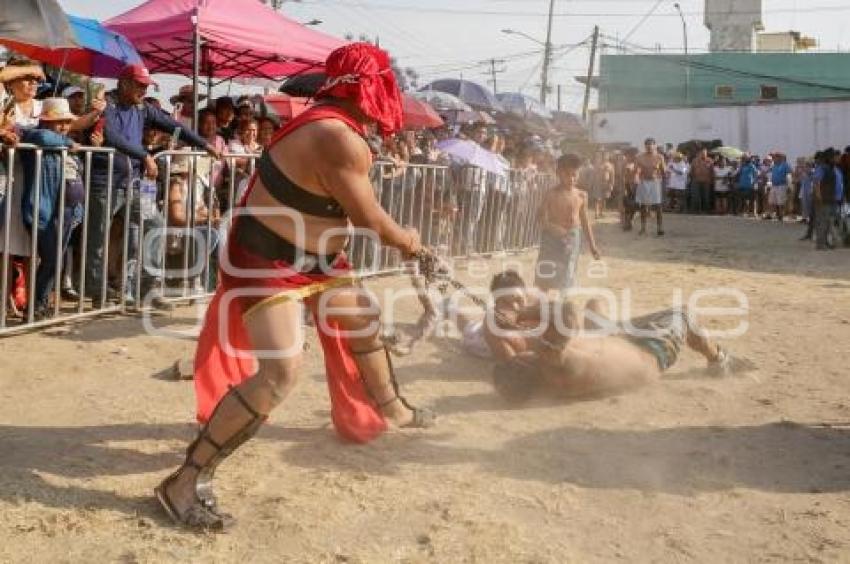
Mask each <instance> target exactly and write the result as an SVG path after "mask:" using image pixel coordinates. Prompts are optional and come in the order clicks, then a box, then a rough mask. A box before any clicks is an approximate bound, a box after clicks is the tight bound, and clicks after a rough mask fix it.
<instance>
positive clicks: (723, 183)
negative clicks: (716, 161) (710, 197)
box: [714, 166, 734, 192]
mask: <svg viewBox="0 0 850 564" xmlns="http://www.w3.org/2000/svg"><path fill="white" fill-rule="evenodd" d="M733 171H734V169H733V168H732V167H731V166H723V167H720V166H716V167H714V191H715V192H728V191H729V179H728V178H727V177H728V176H729V175H730V174H732V172H733Z"/></svg>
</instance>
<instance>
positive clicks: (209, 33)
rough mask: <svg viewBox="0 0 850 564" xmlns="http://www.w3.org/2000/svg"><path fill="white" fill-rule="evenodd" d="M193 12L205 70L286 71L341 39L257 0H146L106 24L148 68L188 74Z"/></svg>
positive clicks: (229, 73) (234, 73) (316, 58)
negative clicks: (138, 54)
mask: <svg viewBox="0 0 850 564" xmlns="http://www.w3.org/2000/svg"><path fill="white" fill-rule="evenodd" d="M196 13H197V16H198V31H199V34H200V37H201V40H202V41H203V43H202V50H201V73H200V74H201V75H203V76H210V75H211V76H214V77H217V78H232V77H259V78H268V79H275V78H280V77H283V76H289V75H293V74H297V73H300V72H304V71H306V70H309V69H313V68H320V67H321V66H322V65H323V64H324V61H325V59H326V58H327V56H328V54H329V53H330V52H331V51H332V50H334V49H335V48H337V47H339V46H341V45H342V44H343V43H344V41H343V40H341V39H337V38H335V37H332V36H330V35H326V34H324V33H321V32H319V31H315V30H313V29H310V28H308V27H305V26H303V25H301V24H300V23H298V22H296V21H294V20H291V19H289V18H287V17H285V16H283V15H281V14H279V13H277V12H276V11H274V10H272V9H271V8H269V7H268V6H266V5H265V4H262V3H260V2H258V1H257V0H149V1H148V2H145V3H144V4H142V5H140V6H137V7H136V8H133V9H132V10H130V11H129V12H126V13H124V14H122V15H120V16H117V17H115V18H112V19H111V20H109V21H107V22H105V26H106V27H108V28H110V29H113V30H115V31H117V32H118V33H121V34H123V35H125V36H126V37H127V38H128V39H129V40H130V41H131V42H132V43H133V45H135V47H136V49H137V50H138V51H139V53H140V54H141V55H142V58H143V59H144V61H145V64H146V65H147V66H148V69H149V70H150V71H151V72H153V73H168V74H182V75H186V76H191V75H192V55H193V48H192V37H193V24H192V16H193V15H194V14H196Z"/></svg>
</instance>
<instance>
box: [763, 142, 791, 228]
mask: <svg viewBox="0 0 850 564" xmlns="http://www.w3.org/2000/svg"><path fill="white" fill-rule="evenodd" d="M774 159H775V160H774V165H773V168H772V169H771V171H770V194H769V195H768V203H769V204H770V206H771V207H772V208H773V213H774V214H776V219H777V220H779V221H780V222H781V221H782V218H783V216H784V215H785V206H786V205H787V204H788V192H789V190H790V187H791V182H792V178H793V176H794V169H792V168H791V165H790V164H788V160H787V158H786V157H785V155H784V154H782V153H776V154H775V155H774Z"/></svg>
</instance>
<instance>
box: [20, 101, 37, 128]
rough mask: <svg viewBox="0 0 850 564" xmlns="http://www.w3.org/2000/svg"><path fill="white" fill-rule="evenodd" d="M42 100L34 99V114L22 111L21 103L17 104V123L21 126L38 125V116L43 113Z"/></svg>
mask: <svg viewBox="0 0 850 564" xmlns="http://www.w3.org/2000/svg"><path fill="white" fill-rule="evenodd" d="M41 107H42V102H41V100H33V101H32V116H26V115H24V113H23V112H22V111H21V106H20V104H15V125H18V126H20V127H37V126H38V116H40V115H41Z"/></svg>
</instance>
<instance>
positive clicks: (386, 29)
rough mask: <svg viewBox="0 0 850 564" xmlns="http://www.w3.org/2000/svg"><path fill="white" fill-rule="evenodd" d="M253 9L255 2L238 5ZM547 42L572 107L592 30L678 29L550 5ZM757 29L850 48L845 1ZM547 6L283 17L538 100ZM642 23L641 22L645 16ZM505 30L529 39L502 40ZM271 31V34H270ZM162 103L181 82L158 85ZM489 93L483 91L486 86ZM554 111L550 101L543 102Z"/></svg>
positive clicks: (674, 43)
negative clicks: (313, 22) (371, 42)
mask: <svg viewBox="0 0 850 564" xmlns="http://www.w3.org/2000/svg"><path fill="white" fill-rule="evenodd" d="M244 1H245V2H252V1H256V0H244ZM554 2H555V9H554V13H555V17H554V18H553V26H552V43H553V44H554V45H555V51H554V54H553V63H552V68H551V71H550V84H553V85H558V84H560V85H561V86H562V105H563V109H565V110H568V111H574V112H575V111H578V110H579V109H580V108H581V103H582V98H583V95H584V87H583V86H582V85H580V84H578V83H577V82H576V81H575V80H574V77H575V76H577V75H584V74H586V73H587V66H588V61H589V54H590V49H589V46H588V45H578V46H576V44H580V43H583V42H585V41H586V40H587V39H589V37H590V35H591V34H592V32H593V26H594V25H599V26H600V29H601V33H602V34H603V36H605V37H608V38H609V39H603V40H602V43H603V48H602V51H601V52H603V53H604V52H613V47H609V46H606V45H605V44H608V45H612V46H613V44H614V43H616V39H617V38H619V39H623V38H625V37H627V36H628V42H629V43H630V44H631V45H633V47H632V48H638V47H635V46H640V47H645V48H650V49H661V50H663V51H668V50H670V51H681V50H682V47H683V29H682V21H681V19H680V17H679V15H678V13H677V11H676V10H675V8H674V6H673V4H674V1H672V0H670V1H667V0H554ZM59 3H60V4H61V5H62V7H63V8H64V9H65V10H66V11H67V12H69V13H72V14H75V15H81V16H87V17H93V18H97V19H100V20H105V19H108V18H110V17H113V16H115V15H118V14H120V13H123V12H125V11H127V10H129V9H130V8H133V7H135V6H137V5H139V4H140V3H141V1H140V0H109V1H108V2H107V1H103V0H59ZM679 3H680V5H681V8H682V11H683V13H684V15H685V21H686V23H687V29H688V43H689V47H690V50H691V52H699V51H705V50H706V49H707V46H708V41H709V32H708V30H707V29H706V28H705V26H704V25H703V7H704V0H680V1H679ZM763 6H764V24H765V28H766V29H765V30H766V31H787V30H792V29H793V30H795V31H800V32H802V33H803V34H804V35H808V36H812V37H815V38H816V39H817V40H818V42H819V45H820V49H822V50H827V51H835V50H848V49H850V31H848V26H847V25H846V22H847V21H848V18H850V2H847V1H846V0H764V2H763ZM548 8H549V0H427V1H423V0H362V1H359V0H301V1H295V0H287V1H285V2H284V5H283V8H282V11H283V13H284V14H286V15H287V16H289V17H291V18H293V19H295V20H298V21H302V22H306V21H310V20H313V19H319V20H322V24H321V25H319V26H318V28H317V29H319V30H321V31H324V32H325V33H329V34H332V35H336V36H340V37H342V36H344V35H346V34H349V33H350V34H353V35H354V36H355V37H357V36H359V35H360V34H365V35H367V36H368V37H370V38H372V39H375V38H377V39H378V40H379V41H380V44H381V46H382V47H384V48H385V49H387V50H389V51H390V53H391V54H392V55H394V56H395V57H396V58H397V59H398V61H399V64H400V65H401V66H402V67H412V68H414V69H416V70H417V71H418V72H419V73H420V75H421V76H422V79H421V80H420V82H421V84H422V85H424V84H425V83H427V82H428V81H430V80H433V79H436V78H443V77H461V76H462V77H463V78H465V79H469V80H474V81H478V82H481V83H486V82H487V81H489V80H490V78H491V77H490V75H489V74H488V73H487V72H486V71H488V70H489V69H490V63H489V62H487V61H488V60H489V59H494V58H495V59H502V60H504V61H505V62H504V63H498V64H496V68H497V70H499V71H503V72H500V73H499V74H497V77H496V79H497V86H498V90H499V91H522V92H524V93H526V94H530V95H533V96H535V97H537V95H538V93H539V90H540V68H541V63H542V60H543V55H542V47H541V46H540V44H538V43H535V41H538V42H540V43H542V42H543V41H544V40H545V37H546V23H547V15H546V14H547V11H548ZM647 16H648V17H647ZM503 29H513V30H516V31H521V32H523V33H526V34H528V35H529V36H531V39H529V38H526V37H523V36H520V35H517V34H510V35H508V34H504V33H502V31H501V30H503ZM270 32H271V33H273V32H274V30H270ZM160 83H161V85H162V89H163V94H164V95H165V97H167V96H168V95H170V94H171V93H173V92H174V91H176V89H177V88H178V87H179V86H180V85H181V84H184V83H186V80H185V79H180V78H163V79H161V80H160ZM491 87H492V84H491ZM549 105H550V107H555V105H556V97H555V95H554V93H553V94H552V95H551V97H550V99H549Z"/></svg>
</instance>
